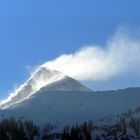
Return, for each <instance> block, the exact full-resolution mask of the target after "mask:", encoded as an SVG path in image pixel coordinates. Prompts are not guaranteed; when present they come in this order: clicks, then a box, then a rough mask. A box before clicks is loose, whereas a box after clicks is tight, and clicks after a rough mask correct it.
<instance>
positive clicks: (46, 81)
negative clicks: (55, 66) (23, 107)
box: [0, 67, 91, 109]
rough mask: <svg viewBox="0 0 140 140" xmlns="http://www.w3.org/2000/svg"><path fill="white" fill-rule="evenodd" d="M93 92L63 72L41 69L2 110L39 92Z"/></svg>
mask: <svg viewBox="0 0 140 140" xmlns="http://www.w3.org/2000/svg"><path fill="white" fill-rule="evenodd" d="M40 90H43V91H84V92H88V91H91V90H90V89H88V88H87V87H85V86H83V85H82V84H80V83H79V82H77V81H76V80H74V79H72V78H70V77H68V76H66V75H64V74H63V73H61V72H58V71H54V70H48V69H46V68H45V67H39V68H38V69H37V70H36V71H35V72H33V73H32V75H31V76H30V78H29V79H28V80H27V81H26V82H25V83H24V84H23V85H21V86H20V87H19V88H18V89H17V90H16V91H15V92H14V93H12V94H11V95H10V96H9V97H8V98H7V99H6V100H4V101H3V102H2V103H1V104H0V108H1V109H3V108H6V107H8V106H10V105H13V104H15V103H18V102H21V101H23V100H25V99H27V98H29V97H30V96H31V95H33V94H36V93H37V92H38V91H40Z"/></svg>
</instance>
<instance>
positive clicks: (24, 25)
mask: <svg viewBox="0 0 140 140" xmlns="http://www.w3.org/2000/svg"><path fill="white" fill-rule="evenodd" d="M139 5H140V1H138V0H137V1H136V0H134V1H132V0H117V1H115V0H106V1H104V0H1V1H0V65H1V69H0V98H3V97H5V96H7V93H8V92H9V90H11V89H13V87H14V86H16V85H17V84H19V83H22V82H23V81H24V80H25V79H26V78H27V77H28V70H27V67H28V66H36V65H38V64H41V63H43V62H45V61H47V60H51V59H54V58H56V57H58V56H59V55H61V54H64V53H71V52H74V51H76V50H77V49H79V48H80V47H81V46H83V45H88V44H93V43H96V44H104V43H105V42H106V40H107V38H108V37H110V36H112V34H114V32H115V31H116V29H117V28H118V26H120V25H123V26H126V27H128V28H136V27H139V25H140V14H139V13H140V6H139Z"/></svg>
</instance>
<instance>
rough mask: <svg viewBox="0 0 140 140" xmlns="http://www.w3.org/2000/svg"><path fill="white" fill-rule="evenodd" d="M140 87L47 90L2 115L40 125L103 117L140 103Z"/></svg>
mask: <svg viewBox="0 0 140 140" xmlns="http://www.w3.org/2000/svg"><path fill="white" fill-rule="evenodd" d="M139 99H140V88H132V89H125V90H119V91H108V92H85V91H45V90H40V91H39V92H38V93H37V94H34V95H32V96H30V98H28V99H26V100H24V101H23V102H20V103H17V104H14V105H12V106H10V107H8V108H6V109H4V110H2V111H1V113H0V114H1V118H3V117H7V116H15V117H17V118H26V119H33V120H34V121H35V122H37V123H38V124H43V123H46V122H51V123H53V124H56V125H59V126H60V125H66V124H74V123H76V122H79V123H80V122H83V121H86V120H93V121H96V120H99V119H100V118H103V117H109V116H110V115H117V114H119V113H122V112H126V111H127V110H129V109H134V108H136V107H138V106H140V102H139Z"/></svg>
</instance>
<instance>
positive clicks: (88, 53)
mask: <svg viewBox="0 0 140 140" xmlns="http://www.w3.org/2000/svg"><path fill="white" fill-rule="evenodd" d="M44 66H45V67H46V68H48V69H53V70H58V71H60V72H62V73H65V74H66V75H68V76H71V77H73V78H75V79H77V80H84V81H101V80H107V79H110V78H112V77H114V76H118V75H120V74H124V73H130V74H133V73H138V72H139V71H140V41H139V40H138V39H132V38H131V37H130V36H129V35H128V34H127V33H126V32H122V31H118V32H117V33H116V34H115V36H114V37H112V38H111V39H110V40H108V41H107V43H106V45H105V46H97V45H90V46H86V47H83V48H81V49H80V50H78V51H76V52H75V53H71V54H63V55H61V56H59V57H58V58H56V59H55V60H52V61H49V62H46V63H45V64H44Z"/></svg>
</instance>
